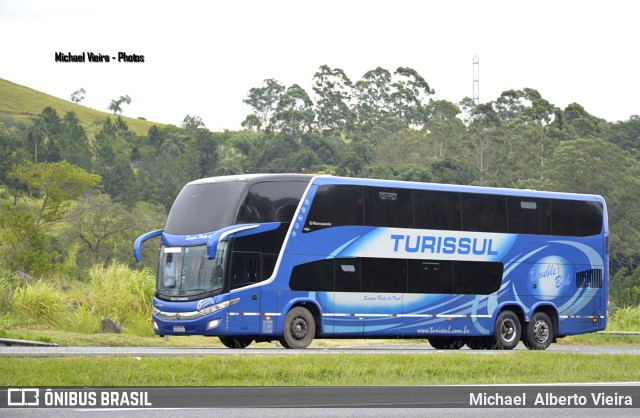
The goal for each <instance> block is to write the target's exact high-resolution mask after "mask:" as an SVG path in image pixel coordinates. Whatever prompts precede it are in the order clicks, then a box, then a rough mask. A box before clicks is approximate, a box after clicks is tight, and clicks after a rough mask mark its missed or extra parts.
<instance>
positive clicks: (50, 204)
mask: <svg viewBox="0 0 640 418" xmlns="http://www.w3.org/2000/svg"><path fill="white" fill-rule="evenodd" d="M10 176H11V177H12V178H14V179H15V180H16V181H18V182H19V183H21V184H23V185H25V186H26V188H27V190H28V191H29V198H28V199H25V200H26V202H27V207H28V208H29V210H30V211H31V214H32V216H33V219H34V223H35V225H36V227H37V228H38V229H43V230H46V229H48V228H50V227H51V225H53V224H55V223H56V222H59V221H61V220H63V219H65V217H66V212H67V209H68V208H69V206H70V204H71V200H72V199H75V198H76V197H78V196H80V195H81V194H82V193H83V192H84V191H85V190H86V189H88V188H89V187H93V186H96V185H97V184H99V183H100V176H98V175H96V174H90V173H88V172H86V171H85V170H83V169H82V168H80V167H77V166H74V165H71V164H69V163H68V162H66V161H61V162H58V163H38V164H34V163H31V162H27V163H25V164H22V165H19V166H17V167H16V168H15V169H14V170H13V171H12V172H11V174H10ZM36 196H37V197H38V199H36Z"/></svg>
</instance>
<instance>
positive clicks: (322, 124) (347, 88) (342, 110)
mask: <svg viewBox="0 0 640 418" xmlns="http://www.w3.org/2000/svg"><path fill="white" fill-rule="evenodd" d="M313 79H314V84H313V91H314V93H315V94H316V96H317V101H316V113H317V121H316V123H317V126H318V128H319V129H320V130H321V131H323V132H324V133H325V135H336V134H339V133H340V132H342V131H343V130H345V129H351V128H352V126H353V124H354V122H355V113H354V112H353V111H352V110H351V108H350V106H349V103H350V101H351V100H352V99H353V95H354V92H353V88H354V86H353V83H352V82H351V80H349V77H347V75H346V74H345V73H344V71H343V70H341V69H340V68H335V69H331V68H330V67H329V66H327V65H322V66H320V69H319V70H318V71H317V72H316V73H315V75H314V76H313Z"/></svg>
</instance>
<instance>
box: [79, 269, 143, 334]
mask: <svg viewBox="0 0 640 418" xmlns="http://www.w3.org/2000/svg"><path fill="white" fill-rule="evenodd" d="M153 292H154V279H153V274H152V273H151V271H150V270H147V269H143V270H141V271H137V270H132V269H130V268H128V267H127V266H125V265H124V264H119V263H113V264H111V265H110V266H108V267H104V266H100V265H97V266H94V267H93V268H91V270H89V287H88V289H87V295H86V299H85V304H86V305H87V308H86V309H89V310H90V311H91V314H92V315H93V316H95V317H96V318H97V319H98V320H100V321H101V320H102V319H104V318H111V319H113V320H114V321H115V322H116V323H118V324H120V325H124V324H127V323H134V322H136V321H137V320H140V319H142V320H147V319H148V318H150V317H151V300H152V298H153Z"/></svg>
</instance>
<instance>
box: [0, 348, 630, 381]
mask: <svg viewBox="0 0 640 418" xmlns="http://www.w3.org/2000/svg"><path fill="white" fill-rule="evenodd" d="M638 380H640V356H633V355H584V354H562V353H549V352H511V353H507V354H499V355H494V354H476V355H473V354H472V355H468V354H458V353H451V354H435V353H434V354H429V355H400V354H398V355H325V356H312V355H293V356H291V355H282V356H206V357H175V358H166V357H162V358H160V357H116V358H104V357H97V358H94V357H92V358H83V357H71V358H68V357H65V358H35V359H34V358H2V359H0V386H165V385H166V386H201V385H202V386H209V385H211V386H297V385H302V386H308V385H317V386H327V385H346V386H350V385H435V384H490V383H502V384H510V383H555V382H564V383H572V382H611V381H616V382H617V381H638Z"/></svg>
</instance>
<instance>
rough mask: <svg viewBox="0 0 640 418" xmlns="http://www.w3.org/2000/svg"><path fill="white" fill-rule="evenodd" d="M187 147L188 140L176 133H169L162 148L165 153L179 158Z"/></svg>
mask: <svg viewBox="0 0 640 418" xmlns="http://www.w3.org/2000/svg"><path fill="white" fill-rule="evenodd" d="M186 146H187V142H186V138H185V136H184V135H180V134H179V133H176V132H169V133H168V134H167V136H166V138H165V140H164V142H163V143H162V145H161V146H160V148H162V149H163V150H164V151H166V152H167V153H169V154H170V155H171V156H173V157H179V156H180V155H182V153H183V152H184V149H185V148H186Z"/></svg>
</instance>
